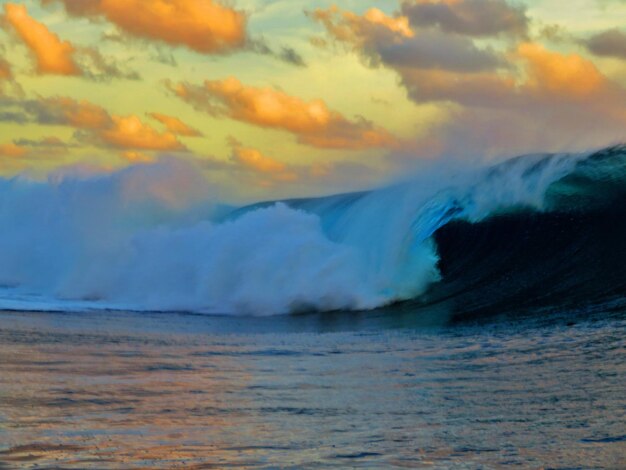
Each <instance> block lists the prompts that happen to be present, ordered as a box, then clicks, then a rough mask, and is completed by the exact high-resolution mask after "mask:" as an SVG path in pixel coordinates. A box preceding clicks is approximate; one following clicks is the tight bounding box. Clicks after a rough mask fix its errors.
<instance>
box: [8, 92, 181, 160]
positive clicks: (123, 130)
mask: <svg viewBox="0 0 626 470" xmlns="http://www.w3.org/2000/svg"><path fill="white" fill-rule="evenodd" d="M4 106H5V107H10V106H12V107H13V108H14V109H17V110H19V112H17V113H14V114H15V115H16V116H18V117H19V119H20V120H24V119H25V120H26V122H35V123H38V124H46V125H62V126H69V127H73V128H75V129H77V131H78V132H77V134H76V137H77V138H78V139H79V140H81V141H83V142H86V143H90V144H93V145H96V146H100V147H108V148H118V149H129V150H152V151H157V150H158V151H165V150H172V151H178V150H180V151H183V150H186V147H185V146H184V145H183V144H182V143H181V142H180V141H179V140H178V139H177V137H176V135H175V134H174V133H172V132H170V131H165V132H158V131H157V130H156V129H154V128H153V127H151V126H149V125H148V124H145V123H144V122H142V121H141V119H139V117H137V116H135V115H130V116H119V115H115V114H113V115H111V114H109V113H108V111H106V110H105V109H104V108H102V107H101V106H98V105H96V104H94V103H91V102H89V101H85V100H82V101H78V100H74V99H72V98H68V97H53V98H40V99H37V100H4Z"/></svg>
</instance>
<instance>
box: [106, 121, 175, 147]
mask: <svg viewBox="0 0 626 470" xmlns="http://www.w3.org/2000/svg"><path fill="white" fill-rule="evenodd" d="M111 118H112V121H113V125H112V126H110V127H107V128H105V129H100V130H98V132H97V133H96V134H95V137H96V139H97V140H100V141H101V142H102V143H104V144H105V145H107V146H111V147H115V148H120V149H142V150H185V149H186V147H185V146H184V145H183V144H182V143H180V142H179V141H178V139H177V138H176V136H175V135H174V134H173V133H171V132H158V131H156V130H155V129H154V128H152V127H150V126H149V125H147V124H144V123H143V122H142V121H141V120H140V119H139V118H138V117H137V116H133V115H131V116H111Z"/></svg>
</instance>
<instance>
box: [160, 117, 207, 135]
mask: <svg viewBox="0 0 626 470" xmlns="http://www.w3.org/2000/svg"><path fill="white" fill-rule="evenodd" d="M148 116H150V117H151V118H153V119H156V120H157V121H159V122H160V123H161V124H163V125H164V126H165V127H166V128H167V130H168V131H170V132H171V133H172V134H174V135H182V136H186V137H200V136H202V133H201V132H200V131H199V130H197V129H194V128H193V127H191V126H189V125H187V124H185V123H184V122H183V121H181V120H180V119H178V118H176V117H173V116H168V115H166V114H160V113H148Z"/></svg>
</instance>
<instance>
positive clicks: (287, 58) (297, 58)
mask: <svg viewBox="0 0 626 470" xmlns="http://www.w3.org/2000/svg"><path fill="white" fill-rule="evenodd" d="M278 58H279V59H281V60H282V61H283V62H287V63H288V64H293V65H296V66H298V67H306V63H305V62H304V59H303V58H302V56H301V55H300V54H298V52H297V51H296V50H295V49H293V48H291V47H283V48H282V49H281V51H280V52H279V53H278Z"/></svg>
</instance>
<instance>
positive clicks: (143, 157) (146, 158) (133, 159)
mask: <svg viewBox="0 0 626 470" xmlns="http://www.w3.org/2000/svg"><path fill="white" fill-rule="evenodd" d="M120 157H122V159H124V160H126V161H127V162H129V163H132V164H137V163H154V162H155V161H156V160H155V158H154V157H153V156H151V155H148V154H145V153H143V152H137V151H135V150H126V151H124V152H122V153H120Z"/></svg>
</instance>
